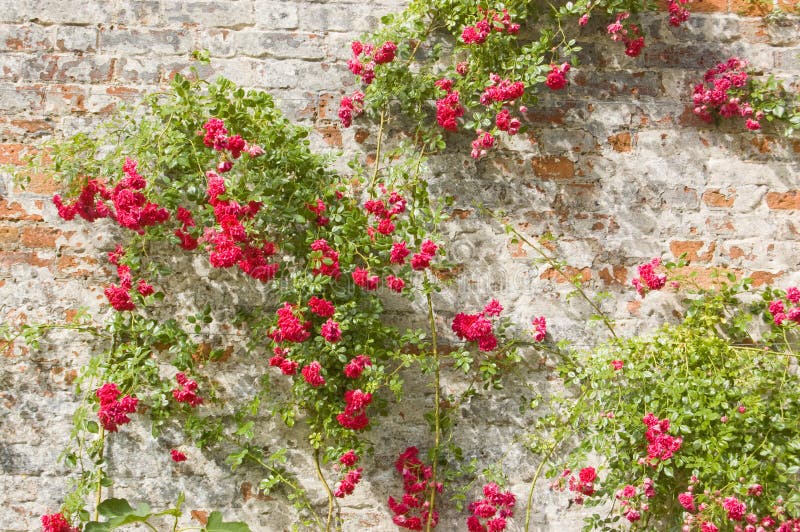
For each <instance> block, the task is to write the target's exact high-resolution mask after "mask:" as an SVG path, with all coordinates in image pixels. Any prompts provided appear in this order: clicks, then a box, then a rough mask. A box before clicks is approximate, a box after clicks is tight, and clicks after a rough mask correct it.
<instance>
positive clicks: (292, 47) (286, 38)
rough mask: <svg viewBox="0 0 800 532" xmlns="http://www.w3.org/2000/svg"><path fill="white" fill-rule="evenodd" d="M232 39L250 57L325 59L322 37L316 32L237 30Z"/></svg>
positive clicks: (237, 47)
mask: <svg viewBox="0 0 800 532" xmlns="http://www.w3.org/2000/svg"><path fill="white" fill-rule="evenodd" d="M232 40H233V42H234V44H235V46H236V49H237V50H238V51H239V52H240V53H241V54H242V55H246V56H248V57H270V58H274V59H316V60H319V59H323V58H324V57H325V55H326V54H325V49H324V48H323V46H322V38H321V37H320V36H317V35H314V34H292V33H285V32H272V31H271V32H264V31H237V32H235V33H234V34H233V36H232Z"/></svg>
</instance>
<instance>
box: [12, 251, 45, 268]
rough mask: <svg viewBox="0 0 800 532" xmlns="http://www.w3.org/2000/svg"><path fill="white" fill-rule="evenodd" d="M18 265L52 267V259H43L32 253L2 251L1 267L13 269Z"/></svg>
mask: <svg viewBox="0 0 800 532" xmlns="http://www.w3.org/2000/svg"><path fill="white" fill-rule="evenodd" d="M17 264H29V265H31V266H36V267H46V268H47V267H50V266H52V264H53V261H52V259H43V258H41V257H40V256H39V254H38V253H35V252H30V251H0V266H2V267H5V268H11V267H12V266H15V265H17Z"/></svg>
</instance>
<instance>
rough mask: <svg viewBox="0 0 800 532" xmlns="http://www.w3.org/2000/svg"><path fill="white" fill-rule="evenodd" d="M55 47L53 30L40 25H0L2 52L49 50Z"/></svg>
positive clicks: (0, 49) (0, 48) (0, 50)
mask: <svg viewBox="0 0 800 532" xmlns="http://www.w3.org/2000/svg"><path fill="white" fill-rule="evenodd" d="M52 47H53V28H48V27H46V26H40V25H38V24H24V25H16V24H13V25H11V24H0V52H8V51H13V52H22V51H36V50H47V49H49V48H52Z"/></svg>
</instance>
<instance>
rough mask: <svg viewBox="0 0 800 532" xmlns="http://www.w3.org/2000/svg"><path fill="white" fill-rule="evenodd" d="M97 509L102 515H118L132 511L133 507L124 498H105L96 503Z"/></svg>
mask: <svg viewBox="0 0 800 532" xmlns="http://www.w3.org/2000/svg"><path fill="white" fill-rule="evenodd" d="M97 511H98V512H99V513H100V515H102V516H103V517H119V516H123V515H128V514H130V513H133V507H132V506H131V505H130V503H129V502H128V501H126V500H125V499H114V498H112V499H106V500H104V501H103V502H101V503H100V504H98V505H97Z"/></svg>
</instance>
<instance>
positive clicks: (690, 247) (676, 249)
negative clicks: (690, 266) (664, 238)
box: [669, 240, 717, 262]
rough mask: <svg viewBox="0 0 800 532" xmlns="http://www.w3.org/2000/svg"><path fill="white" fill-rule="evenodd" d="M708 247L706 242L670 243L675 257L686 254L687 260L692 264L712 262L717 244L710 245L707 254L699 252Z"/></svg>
mask: <svg viewBox="0 0 800 532" xmlns="http://www.w3.org/2000/svg"><path fill="white" fill-rule="evenodd" d="M705 246H706V242H698V241H694V240H673V241H672V242H670V243H669V250H670V252H671V253H672V254H673V255H674V256H675V257H680V256H681V255H683V254H686V259H687V260H689V261H690V262H710V261H711V260H712V259H713V258H714V251H715V250H716V248H717V244H716V242H711V243H708V248H707V250H706V252H705V253H702V254H699V253H698V252H699V251H700V250H701V249H702V248H703V247H705Z"/></svg>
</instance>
